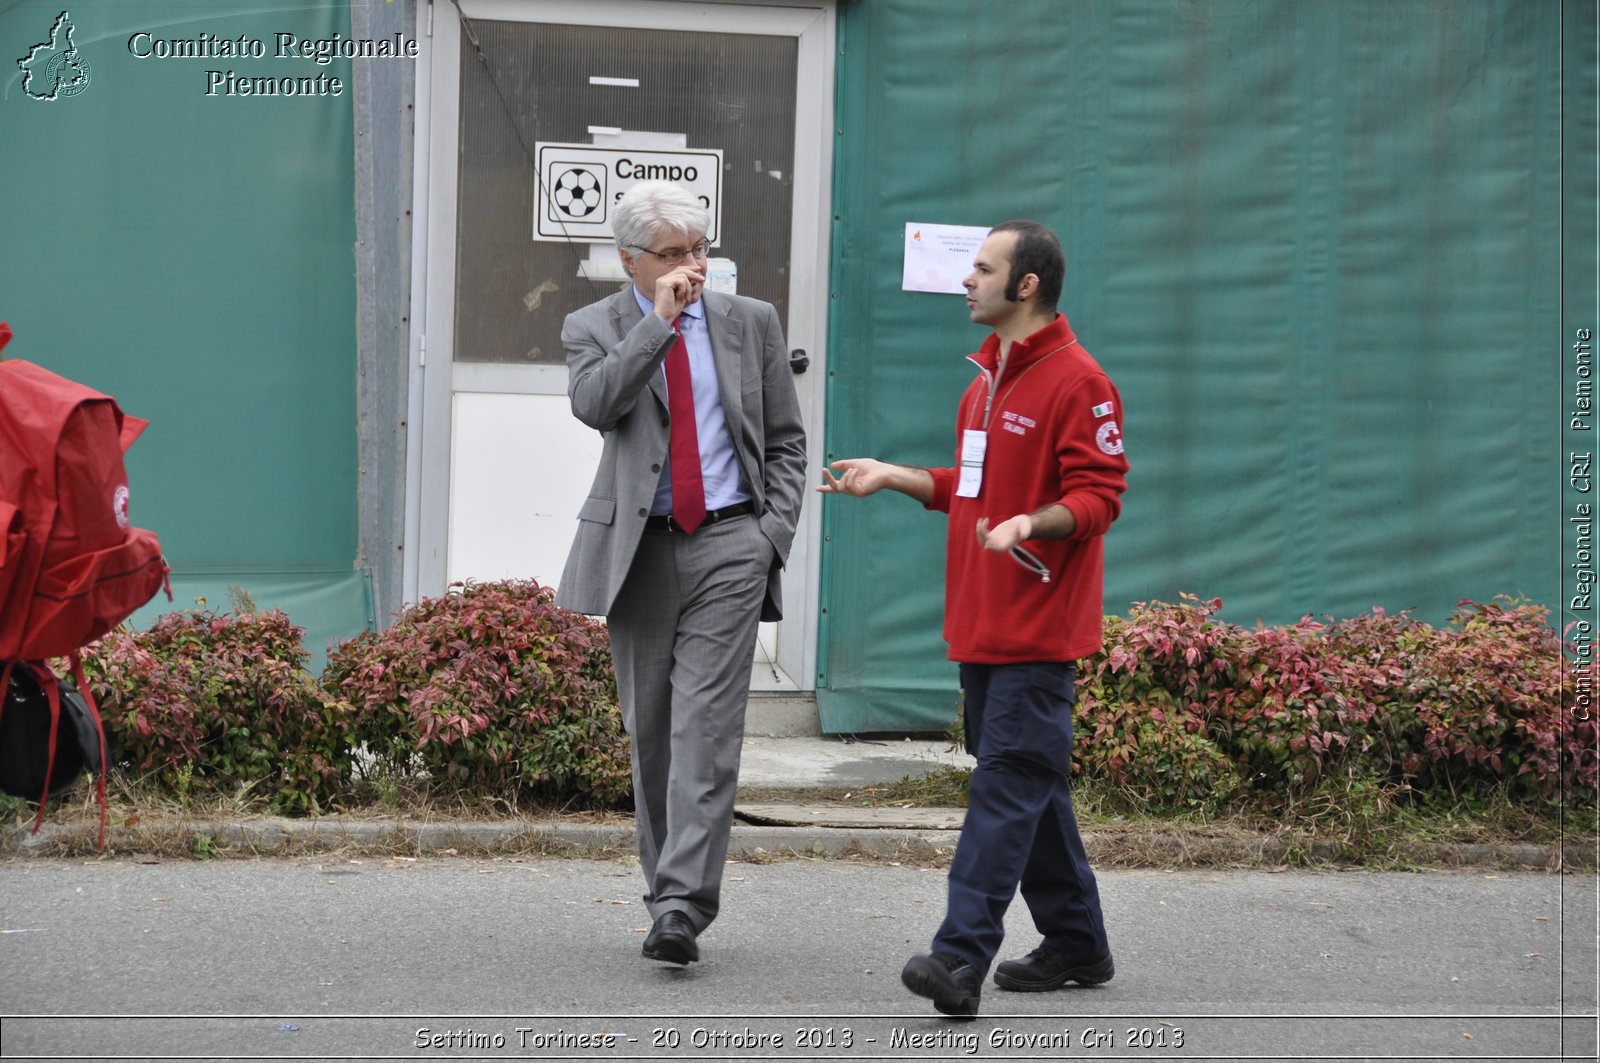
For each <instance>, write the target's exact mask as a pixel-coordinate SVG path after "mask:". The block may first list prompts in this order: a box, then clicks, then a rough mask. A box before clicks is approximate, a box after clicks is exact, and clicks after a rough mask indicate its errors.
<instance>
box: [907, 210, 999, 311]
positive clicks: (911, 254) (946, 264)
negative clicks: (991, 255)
mask: <svg viewBox="0 0 1600 1063" xmlns="http://www.w3.org/2000/svg"><path fill="white" fill-rule="evenodd" d="M988 235H989V230H988V229H987V228H985V227H984V226H981V225H930V224H926V223H923V222H915V221H908V222H906V257H905V265H904V266H903V267H902V270H901V274H900V287H901V289H903V290H904V291H908V292H947V293H949V294H951V295H961V294H962V293H963V292H965V291H966V289H965V288H963V287H962V286H961V282H962V281H963V280H965V279H966V277H967V274H969V273H971V272H972V260H973V259H974V258H976V257H977V255H978V248H979V247H980V246H982V244H983V238H984V237H985V236H988Z"/></svg>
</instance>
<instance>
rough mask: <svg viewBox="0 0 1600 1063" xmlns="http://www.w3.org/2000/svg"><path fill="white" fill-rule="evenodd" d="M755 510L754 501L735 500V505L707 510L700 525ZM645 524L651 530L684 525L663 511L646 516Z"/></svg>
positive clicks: (703, 525)
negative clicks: (659, 513) (657, 514)
mask: <svg viewBox="0 0 1600 1063" xmlns="http://www.w3.org/2000/svg"><path fill="white" fill-rule="evenodd" d="M755 511H756V506H755V503H754V502H735V503H734V504H733V505H731V506H723V507H722V508H721V509H708V510H706V519H705V520H704V521H703V522H702V523H701V525H700V527H702V528H703V527H705V526H706V525H707V524H715V523H716V522H717V521H719V520H727V519H728V518H729V517H747V516H749V515H750V514H752V513H754V512H755ZM644 526H645V527H646V528H649V529H650V530H651V531H683V526H682V525H680V524H679V523H678V522H677V521H675V520H673V519H672V514H671V513H663V514H661V515H660V516H659V517H646V518H645V521H644Z"/></svg>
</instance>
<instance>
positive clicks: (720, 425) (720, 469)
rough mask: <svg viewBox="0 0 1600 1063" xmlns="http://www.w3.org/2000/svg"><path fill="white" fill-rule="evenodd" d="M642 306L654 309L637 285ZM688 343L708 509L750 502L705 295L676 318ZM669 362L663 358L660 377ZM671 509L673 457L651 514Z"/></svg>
mask: <svg viewBox="0 0 1600 1063" xmlns="http://www.w3.org/2000/svg"><path fill="white" fill-rule="evenodd" d="M633 297H634V299H636V300H637V301H638V303H639V309H640V310H642V311H643V312H645V313H646V314H653V313H655V303H654V302H652V301H651V300H649V299H646V298H645V297H644V296H643V295H641V294H640V293H639V289H638V288H635V289H634V290H633ZM678 331H679V332H681V333H683V343H684V346H685V347H687V348H688V350H689V376H690V379H691V380H692V382H693V385H694V426H695V433H696V435H697V436H698V438H699V443H700V476H701V479H702V480H703V482H704V486H705V492H706V509H708V510H711V509H721V508H723V507H724V506H731V505H734V504H735V503H738V502H748V501H749V500H750V491H749V489H748V488H747V487H746V486H745V485H744V477H743V474H742V472H741V471H740V469H739V458H738V456H737V455H736V454H734V452H733V437H732V436H730V435H729V434H728V419H727V418H726V417H725V416H723V413H722V393H721V391H720V390H719V389H718V387H717V363H716V359H714V358H713V357H712V355H711V332H710V329H709V328H707V326H706V303H705V299H704V298H703V297H702V298H700V299H697V300H695V301H694V302H693V303H690V304H689V305H688V306H686V307H684V309H683V316H682V317H680V318H679V319H678ZM666 372H667V367H666V364H665V362H664V361H663V363H662V366H661V374H662V378H663V379H665V378H666ZM671 512H672V462H670V461H664V462H662V463H661V483H660V484H659V485H657V487H656V498H655V503H654V504H653V505H652V506H651V507H650V514H651V516H660V515H661V514H663V513H671Z"/></svg>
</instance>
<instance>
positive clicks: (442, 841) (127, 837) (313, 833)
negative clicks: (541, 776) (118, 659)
mask: <svg viewBox="0 0 1600 1063" xmlns="http://www.w3.org/2000/svg"><path fill="white" fill-rule="evenodd" d="M97 834H98V828H97V826H95V825H90V824H46V825H45V826H44V827H43V828H41V829H40V831H39V833H38V834H37V835H35V834H34V833H33V832H32V830H31V828H27V827H23V828H13V829H10V830H8V831H5V832H4V833H0V856H21V857H60V856H69V855H70V856H92V855H98V854H99V853H100V852H101V850H100V849H98V848H97V846H96V836H97ZM959 837H960V832H959V831H956V830H928V829H918V828H916V827H907V826H900V825H895V824H893V823H891V822H886V823H884V824H882V825H880V826H872V827H863V826H859V825H851V826H839V827H828V826H800V827H794V826H778V825H768V824H747V823H735V824H734V827H733V834H732V841H731V844H730V846H729V855H730V856H731V857H734V858H736V859H745V860H755V861H760V860H763V859H770V858H774V857H778V856H784V855H791V854H792V855H799V856H817V857H844V856H850V855H861V856H869V857H874V858H888V859H906V860H920V861H929V862H936V861H939V860H942V859H946V858H948V857H949V855H950V854H951V853H953V852H954V851H955V845H956V841H957V840H958V839H959ZM1129 841H1130V836H1129V835H1127V834H1126V833H1123V832H1116V831H1103V832H1096V831H1087V832H1085V833H1084V846H1085V848H1086V849H1087V850H1088V853H1089V857H1090V859H1091V860H1092V861H1094V863H1095V865H1096V866H1097V867H1105V868H1113V867H1122V868H1127V867H1159V868H1243V867H1253V868H1258V869H1259V868H1263V867H1265V868H1277V867H1280V866H1283V865H1285V864H1287V863H1288V862H1289V861H1290V860H1291V859H1297V860H1304V859H1306V858H1309V859H1310V860H1311V861H1312V862H1314V863H1318V864H1327V865H1332V866H1356V865H1350V864H1346V863H1344V862H1342V861H1341V855H1342V849H1341V847H1340V846H1339V844H1338V843H1336V842H1329V841H1317V840H1314V839H1294V838H1280V837H1268V836H1263V837H1253V838H1252V837H1210V836H1204V835H1197V834H1186V833H1183V832H1177V831H1175V832H1171V833H1165V834H1154V835H1152V834H1141V835H1139V836H1138V837H1137V843H1138V844H1137V859H1132V860H1130V859H1129V854H1130V846H1129V844H1128V842H1129ZM174 848H178V849H183V850H187V851H190V852H192V853H194V854H195V855H197V856H210V855H226V856H299V855H309V854H315V853H324V852H333V851H349V850H355V851H364V852H374V851H377V852H382V853H389V854H414V855H419V856H420V855H441V856H451V855H525V854H534V855H545V856H566V855H577V854H580V853H617V854H631V853H632V852H633V851H634V829H633V826H632V825H631V824H629V823H623V822H617V823H588V822H571V821H560V820H521V821H508V822H475V821H451V822H424V821H409V820H387V821H385V820H376V821H375V820H352V819H343V818H338V817H324V818H321V819H312V820H300V819H286V818H270V817H262V818H257V819H250V820H243V821H229V822H218V821H209V820H169V821H165V822H159V823H153V824H149V825H145V824H141V825H138V826H134V827H124V826H118V827H111V828H108V829H107V831H106V849H105V850H104V851H105V852H107V853H110V854H112V855H118V856H132V855H136V854H140V853H148V852H167V853H170V852H171V851H172V850H173V849H174ZM1394 855H1395V856H1396V857H1397V858H1399V859H1400V860H1402V861H1403V862H1408V863H1414V864H1416V865H1417V866H1425V867H1433V868H1447V869H1450V868H1461V869H1467V868H1518V869H1541V870H1551V871H1554V870H1558V869H1559V868H1560V867H1561V853H1560V852H1559V850H1558V849H1557V848H1554V847H1550V846H1542V845H1531V844H1505V845H1474V844H1463V845H1440V844H1430V845H1421V846H1416V847H1414V848H1412V849H1409V850H1406V851H1403V852H1397V853H1395V854H1394Z"/></svg>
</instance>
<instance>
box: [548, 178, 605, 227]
mask: <svg viewBox="0 0 1600 1063" xmlns="http://www.w3.org/2000/svg"><path fill="white" fill-rule="evenodd" d="M551 197H552V198H553V199H554V200H555V204H556V206H558V207H560V208H561V210H562V212H563V213H564V214H566V215H567V217H569V218H584V217H588V215H589V214H590V213H591V212H592V211H593V210H594V209H595V208H596V207H598V206H599V205H600V179H599V178H597V177H596V176H595V175H594V172H593V171H591V170H577V169H573V170H568V171H567V172H566V173H564V174H562V175H561V176H560V177H557V178H556V186H555V190H554V191H553V192H552V193H551Z"/></svg>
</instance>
